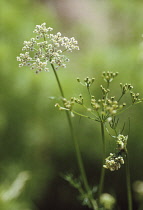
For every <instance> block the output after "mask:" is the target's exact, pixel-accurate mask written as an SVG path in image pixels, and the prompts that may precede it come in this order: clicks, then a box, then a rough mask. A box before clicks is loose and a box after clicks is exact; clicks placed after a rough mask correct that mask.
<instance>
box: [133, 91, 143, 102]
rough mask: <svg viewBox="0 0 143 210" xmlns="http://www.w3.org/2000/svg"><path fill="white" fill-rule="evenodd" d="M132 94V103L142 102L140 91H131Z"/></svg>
mask: <svg viewBox="0 0 143 210" xmlns="http://www.w3.org/2000/svg"><path fill="white" fill-rule="evenodd" d="M130 95H131V99H132V103H133V104H135V103H140V102H142V100H143V99H140V98H139V93H133V92H130Z"/></svg>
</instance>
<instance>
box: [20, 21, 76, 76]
mask: <svg viewBox="0 0 143 210" xmlns="http://www.w3.org/2000/svg"><path fill="white" fill-rule="evenodd" d="M52 30H53V29H52V28H51V27H49V28H47V27H46V23H43V24H41V25H36V27H35V30H34V31H33V33H36V34H37V35H36V38H31V39H30V41H24V47H23V48H22V51H25V53H21V54H20V56H18V57H17V61H19V62H20V64H19V67H23V66H30V68H31V69H32V70H33V69H35V70H36V73H38V72H41V71H43V70H45V71H48V70H49V69H48V67H47V64H48V63H50V64H51V65H56V66H55V68H56V69H57V68H58V67H63V68H66V64H65V62H68V61H69V59H68V58H67V57H66V56H65V55H63V52H65V51H67V52H72V50H79V47H78V45H77V44H78V42H77V41H76V40H75V38H74V37H72V38H68V37H65V36H62V35H61V33H60V32H58V33H57V34H55V35H54V34H51V33H50V31H52ZM40 39H42V41H41V40H40Z"/></svg>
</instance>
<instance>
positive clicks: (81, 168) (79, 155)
mask: <svg viewBox="0 0 143 210" xmlns="http://www.w3.org/2000/svg"><path fill="white" fill-rule="evenodd" d="M51 66H52V69H53V72H54V74H55V77H56V80H57V83H58V86H59V89H60V93H61V96H62V97H63V98H64V97H65V96H64V92H63V89H62V86H61V83H60V80H59V77H58V75H57V72H56V70H55V67H54V65H53V64H51ZM66 116H67V119H68V123H69V127H70V132H71V137H72V140H73V144H74V148H75V152H76V157H77V163H78V167H79V170H80V173H81V177H82V180H83V184H84V187H85V190H86V192H87V194H88V197H89V200H90V204H91V205H92V207H93V210H97V206H96V203H95V201H94V199H93V197H92V195H91V193H90V188H89V185H88V181H87V178H86V173H85V169H84V166H83V161H82V157H81V153H80V149H79V145H78V142H77V139H76V137H75V135H74V130H73V126H72V122H71V117H70V115H69V112H68V111H66Z"/></svg>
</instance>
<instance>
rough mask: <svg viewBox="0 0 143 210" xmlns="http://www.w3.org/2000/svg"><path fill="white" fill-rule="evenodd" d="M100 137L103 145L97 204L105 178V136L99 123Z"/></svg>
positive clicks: (102, 126) (102, 124) (102, 125)
mask: <svg viewBox="0 0 143 210" xmlns="http://www.w3.org/2000/svg"><path fill="white" fill-rule="evenodd" d="M101 135H102V144H103V156H102V158H103V160H102V169H101V176H100V181H99V188H98V203H100V196H101V193H102V191H103V184H104V178H105V168H103V164H104V160H105V134H104V123H103V122H101Z"/></svg>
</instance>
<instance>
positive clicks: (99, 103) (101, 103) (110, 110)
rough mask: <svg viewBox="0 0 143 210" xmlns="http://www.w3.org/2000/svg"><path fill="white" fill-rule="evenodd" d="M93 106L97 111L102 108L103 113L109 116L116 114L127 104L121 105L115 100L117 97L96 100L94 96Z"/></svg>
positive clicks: (92, 98) (92, 99)
mask: <svg viewBox="0 0 143 210" xmlns="http://www.w3.org/2000/svg"><path fill="white" fill-rule="evenodd" d="M91 106H92V108H93V109H94V110H96V111H98V110H99V109H100V108H101V114H102V115H103V116H108V117H109V116H113V115H115V114H116V113H117V111H118V110H120V109H122V108H124V107H125V106H126V104H125V103H123V104H121V105H120V104H119V102H118V101H116V100H115V97H111V98H109V99H108V98H107V99H99V100H96V99H95V97H94V96H92V97H91Z"/></svg>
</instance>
